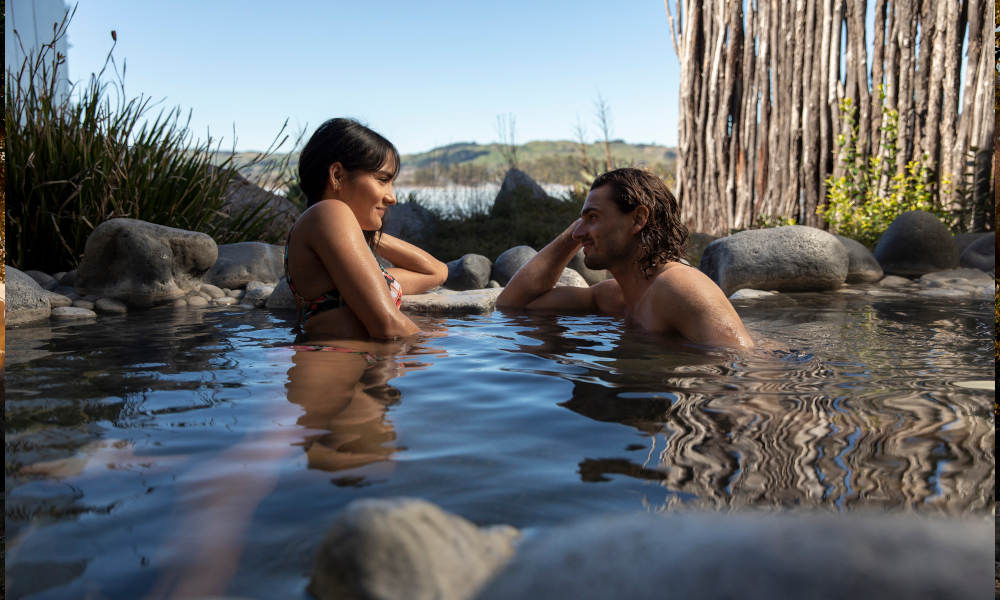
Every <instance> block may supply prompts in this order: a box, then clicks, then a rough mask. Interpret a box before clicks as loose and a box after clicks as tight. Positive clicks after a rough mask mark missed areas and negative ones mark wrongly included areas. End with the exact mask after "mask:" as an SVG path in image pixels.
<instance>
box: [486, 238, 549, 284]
mask: <svg viewBox="0 0 1000 600" xmlns="http://www.w3.org/2000/svg"><path fill="white" fill-rule="evenodd" d="M536 254H538V251H537V250H535V249H534V248H532V247H531V246H514V247H513V248H510V249H508V250H505V251H504V252H503V253H502V254H501V255H500V256H498V257H497V259H496V261H495V262H494V263H493V273H492V276H491V279H496V280H497V282H498V283H500V285H502V286H503V285H507V282H508V281H510V278H511V277H513V276H514V274H515V273H517V271H518V269H520V268H521V267H523V266H524V265H525V264H526V263H527V262H528V261H529V260H531V257H533V256H534V255H536Z"/></svg>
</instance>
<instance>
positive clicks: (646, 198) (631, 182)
mask: <svg viewBox="0 0 1000 600" xmlns="http://www.w3.org/2000/svg"><path fill="white" fill-rule="evenodd" d="M605 185H607V186H611V191H612V194H611V196H612V198H613V199H614V201H615V204H617V205H618V209H619V210H621V211H622V212H624V213H631V212H632V211H634V210H635V209H636V208H637V207H639V206H645V207H646V208H647V209H649V220H648V221H647V222H646V226H645V227H643V228H642V231H640V232H639V246H640V247H641V248H642V253H641V254H640V256H639V267H640V268H641V269H642V272H643V274H644V275H645V276H646V277H650V276H651V275H652V273H653V270H654V269H655V268H656V267H657V266H658V265H661V264H663V263H665V262H668V261H672V260H680V258H681V252H682V251H683V249H684V243H685V242H686V241H687V236H688V230H687V227H685V226H684V224H683V223H681V220H680V210H679V208H678V206H677V198H674V195H673V194H672V193H670V190H669V189H668V188H667V185H666V184H665V183H663V180H662V179H660V178H659V177H657V176H656V175H653V174H652V173H650V172H649V171H643V170H642V169H630V168H626V169H615V170H614V171H608V172H607V173H603V174H601V175H599V176H598V177H597V179H595V180H594V183H592V184H591V185H590V190H591V191H593V190H596V189H597V188H599V187H603V186H605Z"/></svg>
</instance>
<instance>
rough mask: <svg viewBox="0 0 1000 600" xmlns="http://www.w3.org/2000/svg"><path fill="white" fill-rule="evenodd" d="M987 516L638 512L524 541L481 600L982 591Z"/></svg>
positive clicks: (988, 560) (987, 585)
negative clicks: (943, 517) (928, 516)
mask: <svg viewBox="0 0 1000 600" xmlns="http://www.w3.org/2000/svg"><path fill="white" fill-rule="evenodd" d="M992 557H993V531H992V528H991V527H990V526H989V522H987V521H984V520H983V519H981V518H980V519H963V520H959V519H950V520H945V519H930V518H926V517H918V516H914V515H891V514H884V513H877V514H857V513H850V514H808V513H787V512H783V513H773V514H742V515H739V514H737V515H734V514H724V513H722V514H720V513H706V514H698V513H686V514H684V513H681V514H676V513H675V514H667V515H655V514H635V515H622V516H618V517H607V516H605V517H599V518H594V519H591V520H587V521H583V522H579V523H576V524H572V525H569V526H564V527H560V528H555V529H550V530H543V531H541V532H539V533H537V534H536V535H534V536H532V537H531V538H528V539H526V540H525V541H524V542H523V543H522V545H521V547H520V548H519V549H518V550H517V554H516V555H515V557H514V558H513V559H512V560H511V561H510V562H509V563H508V565H507V566H506V567H505V568H504V569H503V570H502V571H501V572H500V573H499V574H498V575H497V576H496V577H495V578H494V579H493V580H491V581H490V583H489V584H487V586H486V587H485V588H484V589H483V590H482V592H481V593H480V595H479V596H477V599H478V600H500V599H509V598H575V599H577V600H590V599H595V600H596V599H598V598H600V599H603V598H630V599H632V600H644V599H647V598H648V599H654V598H655V599H660V598H665V597H666V598H704V599H708V600H713V599H719V600H721V599H723V598H742V599H746V600H757V599H760V600H764V599H767V600H785V599H788V600H791V599H798V598H816V599H830V600H832V599H839V598H852V599H865V600H868V599H871V600H875V599H882V598H907V600H918V599H919V600H925V599H926V600H931V599H939V600H943V599H956V600H957V599H959V598H986V597H989V594H990V593H991V592H990V590H991V588H992V585H993V577H992V572H993V563H992Z"/></svg>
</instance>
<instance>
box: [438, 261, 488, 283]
mask: <svg viewBox="0 0 1000 600" xmlns="http://www.w3.org/2000/svg"><path fill="white" fill-rule="evenodd" d="M492 268H493V263H491V262H490V259H488V258H486V257H485V256H483V255H482V254H466V255H464V256H462V257H461V258H458V259H455V260H453V261H451V262H449V263H448V279H447V280H446V281H445V282H444V285H445V287H447V288H449V289H452V290H479V289H482V288H484V287H486V284H487V282H489V280H490V271H491V270H492Z"/></svg>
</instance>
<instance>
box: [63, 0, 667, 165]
mask: <svg viewBox="0 0 1000 600" xmlns="http://www.w3.org/2000/svg"><path fill="white" fill-rule="evenodd" d="M112 29H115V30H116V31H117V32H118V46H117V48H116V49H115V56H116V59H117V60H118V61H119V63H120V62H121V61H122V59H124V60H125V61H126V63H127V72H126V75H125V84H126V92H127V93H129V94H130V95H131V94H138V93H140V92H141V93H144V94H146V95H149V96H152V97H154V98H156V99H161V98H162V99H165V102H164V106H168V107H170V106H175V105H176V106H180V107H182V108H183V109H184V110H185V111H187V110H188V109H190V110H191V111H192V113H193V115H192V121H191V125H192V129H193V130H194V131H195V133H196V134H197V135H199V136H200V137H202V138H203V137H204V132H205V131H206V129H207V130H208V131H211V134H212V137H213V138H216V139H217V138H220V137H222V138H224V139H225V144H224V147H227V148H228V147H230V146H231V144H232V133H233V128H234V127H235V131H236V136H237V148H238V149H240V150H259V149H263V147H265V146H266V145H267V144H268V143H269V142H270V141H271V139H273V137H274V135H275V134H276V133H277V131H278V130H279V129H280V127H281V124H282V123H283V122H284V120H285V119H286V118H288V119H289V123H290V126H291V128H292V129H293V130H299V129H302V128H308V129H309V132H310V133H311V131H312V129H314V128H315V127H316V126H317V125H318V124H319V123H321V122H322V121H323V120H325V119H327V118H329V117H333V116H352V117H356V118H358V119H360V120H362V121H363V122H366V123H367V124H368V125H369V126H371V127H372V128H374V129H375V130H376V131H379V132H380V133H382V134H384V135H385V136H386V137H388V138H389V139H390V140H392V141H393V142H394V143H395V144H396V146H397V147H398V148H399V149H400V151H401V152H403V153H411V152H420V151H424V150H429V149H430V148H433V147H435V146H439V145H443V144H448V143H452V142H460V141H475V142H479V143H489V142H492V141H495V140H496V139H497V130H496V129H497V127H496V119H497V115H500V114H507V113H512V114H513V115H514V116H515V118H516V123H517V141H518V142H519V143H523V142H527V141H531V140H538V139H550V140H551V139H572V138H573V135H574V127H575V124H576V120H577V116H579V118H580V120H581V122H582V123H583V124H584V125H585V127H586V128H587V130H588V136H589V138H591V139H596V138H597V136H598V130H597V127H596V125H595V124H594V117H593V114H594V101H595V99H596V97H597V95H598V93H600V94H601V95H602V96H603V97H604V99H605V101H606V103H607V105H608V106H609V107H610V109H611V123H612V132H611V133H612V136H613V137H614V138H622V139H625V140H626V141H629V142H635V143H639V142H642V143H659V144H666V145H671V146H672V145H675V144H676V140H677V93H678V88H679V82H680V71H679V66H678V61H677V56H676V55H675V53H674V49H673V44H672V43H671V41H670V31H669V26H668V24H667V18H666V12H665V10H664V7H663V2H662V1H660V0H643V1H641V2H640V1H627V2H610V1H608V0H600V1H590V0H574V1H569V0H567V1H560V2H555V1H552V2H545V1H540V2H531V1H526V0H508V1H506V2H493V1H482V0H461V1H453V2H437V1H433V0H427V1H418V2H414V1H413V0H408V1H399V2H397V1H383V2H358V1H353V2H345V1H334V0H330V1H320V0H308V1H307V0H302V1H291V2H276V1H272V2H262V1H240V2H236V1H230V0H211V1H208V2H204V1H197V2H196V1H188V0H171V1H169V2H164V1H162V0H159V1H152V0H143V1H139V0H135V1H132V0H128V1H126V0H118V1H108V0H79V5H78V8H77V11H76V16H75V18H74V20H73V22H72V23H71V25H70V28H69V43H70V48H69V61H68V63H69V72H70V78H71V80H73V81H77V80H80V79H81V78H85V77H87V76H88V75H89V74H90V73H91V72H93V71H95V70H97V69H99V68H100V66H101V65H102V64H103V62H104V57H105V55H106V54H107V52H108V50H109V49H110V47H111V43H112V41H111V36H110V31H111V30H112Z"/></svg>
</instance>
